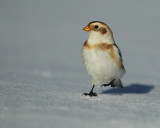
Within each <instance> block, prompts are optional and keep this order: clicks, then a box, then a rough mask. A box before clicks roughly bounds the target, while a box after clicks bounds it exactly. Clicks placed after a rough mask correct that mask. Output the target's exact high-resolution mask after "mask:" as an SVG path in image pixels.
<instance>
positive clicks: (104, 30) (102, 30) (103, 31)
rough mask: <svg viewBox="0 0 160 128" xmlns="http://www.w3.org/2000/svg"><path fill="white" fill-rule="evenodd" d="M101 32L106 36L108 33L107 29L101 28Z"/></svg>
mask: <svg viewBox="0 0 160 128" xmlns="http://www.w3.org/2000/svg"><path fill="white" fill-rule="evenodd" d="M99 30H100V32H101V33H102V34H106V33H107V30H106V29H105V28H100V29H99Z"/></svg>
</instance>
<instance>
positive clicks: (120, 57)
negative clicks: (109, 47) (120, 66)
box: [114, 44, 123, 63]
mask: <svg viewBox="0 0 160 128" xmlns="http://www.w3.org/2000/svg"><path fill="white" fill-rule="evenodd" d="M114 46H115V48H116V49H117V51H118V55H119V59H120V61H121V62H122V63H123V59H122V53H121V50H120V49H119V47H118V46H117V45H116V44H114Z"/></svg>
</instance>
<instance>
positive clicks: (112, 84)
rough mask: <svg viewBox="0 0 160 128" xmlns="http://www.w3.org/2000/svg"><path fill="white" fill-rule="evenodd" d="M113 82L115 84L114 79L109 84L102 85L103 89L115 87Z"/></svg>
mask: <svg viewBox="0 0 160 128" xmlns="http://www.w3.org/2000/svg"><path fill="white" fill-rule="evenodd" d="M113 82H114V79H113V80H112V81H111V82H110V83H108V84H102V85H101V87H103V86H104V87H106V86H109V85H111V87H115V85H114V83H113Z"/></svg>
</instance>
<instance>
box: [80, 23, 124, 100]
mask: <svg viewBox="0 0 160 128" xmlns="http://www.w3.org/2000/svg"><path fill="white" fill-rule="evenodd" d="M83 30H84V31H87V32H88V34H89V38H88V40H87V41H85V43H84V45H83V48H82V58H83V63H84V66H85V68H86V70H87V72H88V74H89V75H90V77H91V79H92V89H91V91H90V92H89V93H83V95H85V96H87V95H88V96H91V97H92V96H98V95H97V93H95V92H93V89H94V87H95V86H97V85H101V87H102V86H105V87H106V86H109V85H111V87H120V88H123V85H122V82H121V80H120V78H122V76H123V75H124V73H125V68H124V65H123V60H122V54H121V51H120V49H119V48H118V46H117V45H116V44H115V41H114V38H113V33H112V31H111V29H110V28H109V26H108V25H107V24H105V23H103V22H101V21H92V22H90V23H89V24H88V25H87V26H86V27H85V28H84V29H83Z"/></svg>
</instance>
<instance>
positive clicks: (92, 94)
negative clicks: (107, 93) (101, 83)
mask: <svg viewBox="0 0 160 128" xmlns="http://www.w3.org/2000/svg"><path fill="white" fill-rule="evenodd" d="M94 87H95V85H93V87H92V89H91V91H90V92H89V93H83V95H85V96H91V97H92V96H98V95H97V93H95V92H93V89H94Z"/></svg>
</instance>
